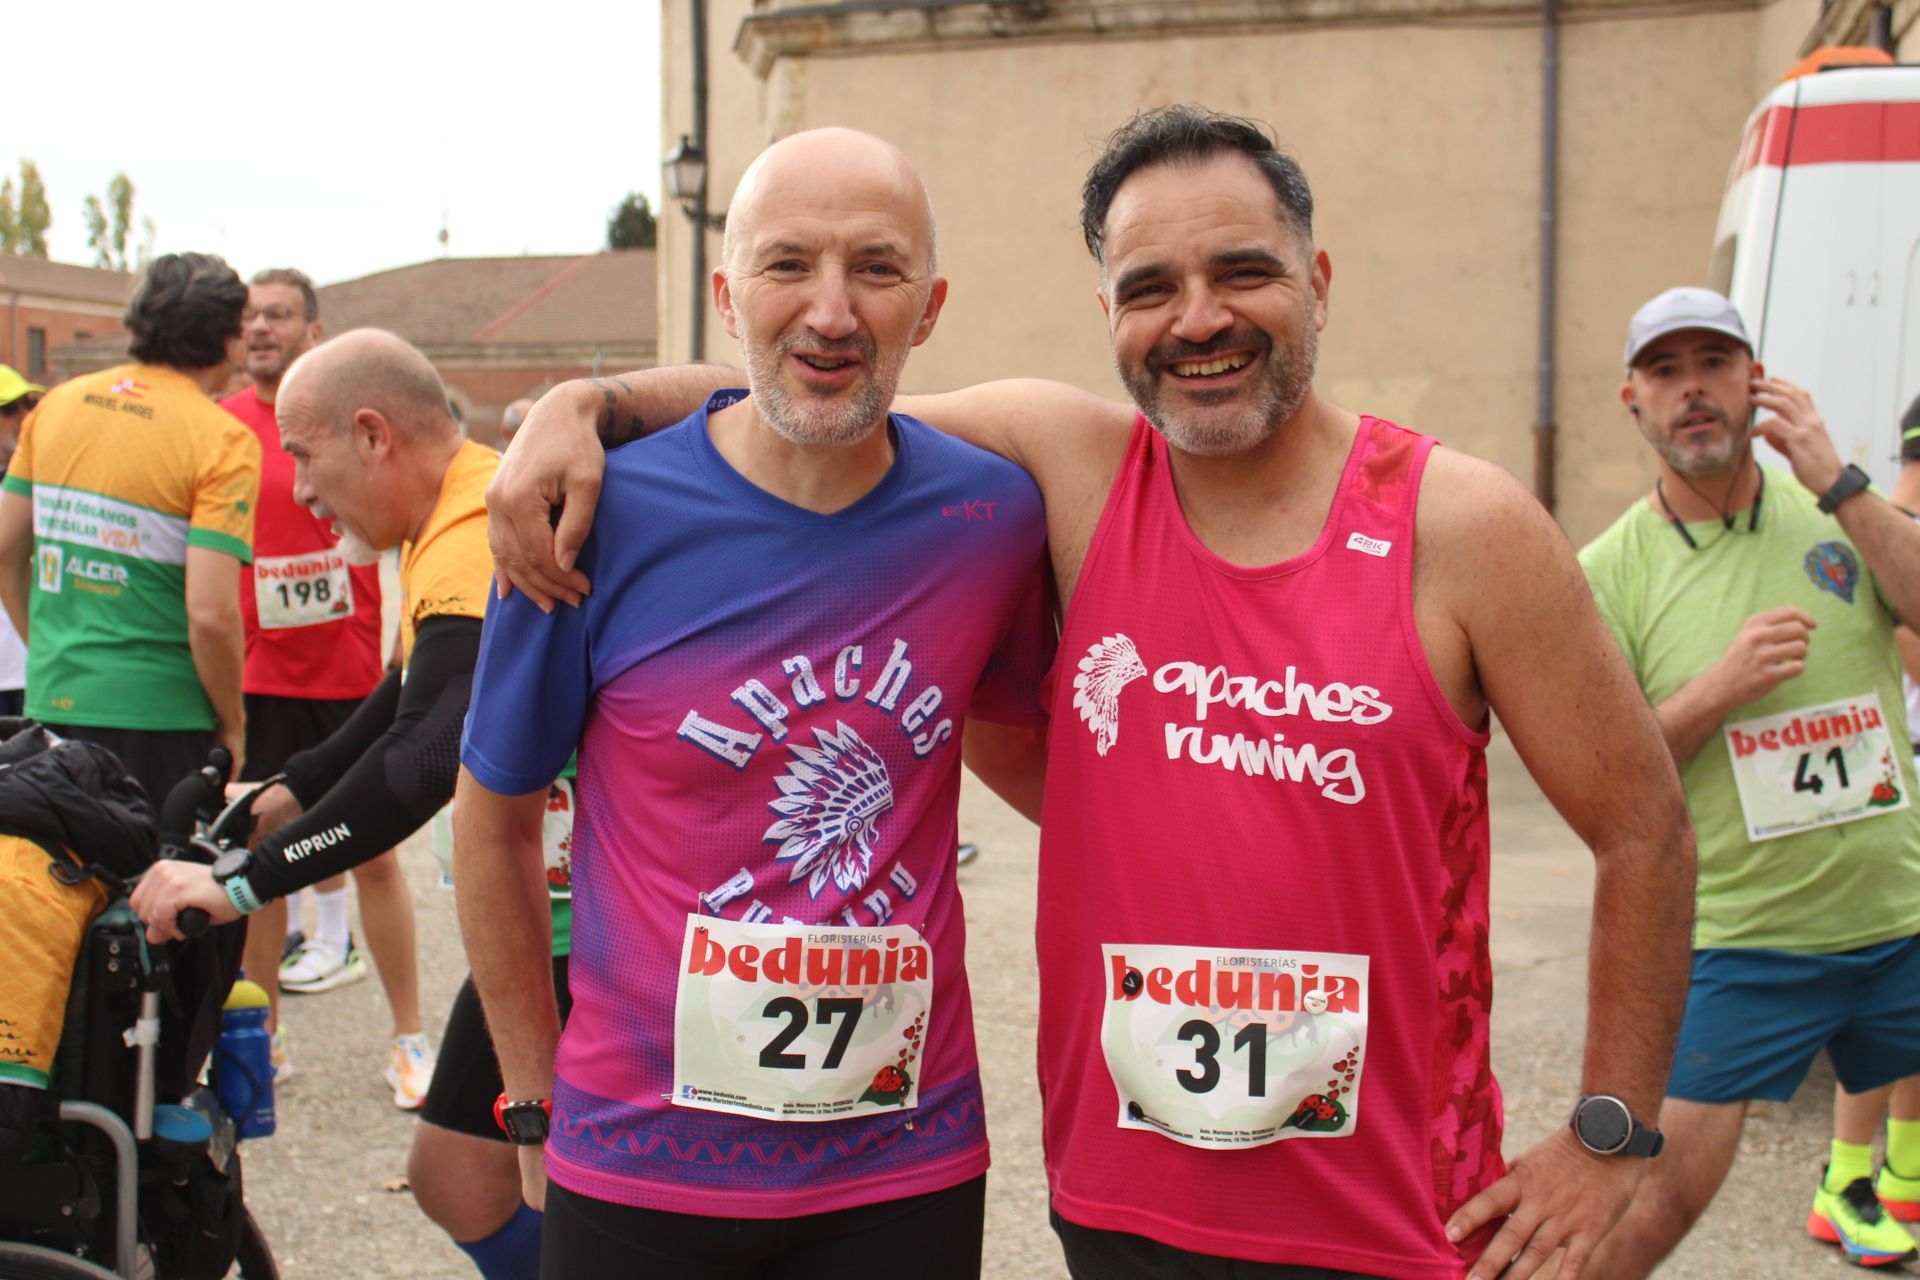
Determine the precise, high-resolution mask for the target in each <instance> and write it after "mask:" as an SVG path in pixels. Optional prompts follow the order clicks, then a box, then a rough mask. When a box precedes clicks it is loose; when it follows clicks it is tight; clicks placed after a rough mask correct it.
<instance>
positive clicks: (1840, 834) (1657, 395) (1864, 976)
mask: <svg viewBox="0 0 1920 1280" xmlns="http://www.w3.org/2000/svg"><path fill="white" fill-rule="evenodd" d="M1620 397H1621V400H1622V402H1623V403H1624V404H1625V406H1626V408H1627V412H1628V413H1629V414H1631V415H1632V417H1633V419H1634V421H1635V423H1636V424H1637V425H1638V427H1639V429H1640V433H1641V434H1642V435H1643V436H1645V437H1646V440H1647V443H1648V444H1650V445H1652V446H1653V450H1654V453H1655V455H1656V466H1657V478H1656V479H1655V481H1654V486H1653V490H1652V492H1651V493H1649V494H1647V495H1646V497H1645V498H1644V499H1643V500H1641V501H1639V502H1636V503H1634V505H1633V506H1632V508H1631V509H1629V510H1628V511H1627V513H1626V514H1625V515H1623V516H1621V517H1620V519H1619V520H1617V521H1615V522H1614V524H1613V526H1612V527H1611V528H1609V529H1608V530H1607V531H1606V532H1605V533H1603V534H1601V535H1600V536H1599V537H1598V538H1596V539H1594V541H1593V542H1592V543H1590V544H1589V545H1588V546H1587V547H1586V549H1585V550H1583V551H1582V552H1581V554H1580V561H1581V565H1582V567H1583V568H1584V569H1585V570H1586V572H1587V577H1588V579H1589V580H1590V582H1591V583H1592V585H1593V591H1594V596H1595V599H1596V600H1597V601H1598V603H1599V605H1600V611H1601V614H1602V615H1603V616H1604V617H1605V619H1606V621H1607V625H1608V626H1609V627H1610V628H1611V629H1612V630H1613V633H1614V638H1615V639H1616V640H1617V641H1618V642H1619V644H1620V648H1621V650H1622V651H1623V652H1624V653H1625V654H1626V657H1627V661H1628V664H1629V665H1630V666H1631V667H1632V668H1633V670H1634V674H1635V676H1636V677H1637V678H1638V679H1639V681H1640V685H1641V688H1642V689H1643V690H1645V692H1646V695H1647V697H1648V699H1649V701H1651V702H1652V703H1653V705H1654V710H1655V714H1656V715H1657V716H1658V718H1659V720H1660V725H1661V729H1662V730H1663V732H1664V733H1665V735H1666V739H1667V745H1668V747H1669V749H1671V751H1672V752H1673V757H1674V761H1675V763H1676V764H1677V765H1678V766H1679V768H1680V778H1681V782H1682V784H1683V786H1684V787H1685V789H1686V793H1687V806H1688V809H1689V810H1690V811H1691V814H1692V817H1693V822H1694V826H1695V828H1696V830H1697V833H1698V839H1699V860H1700V862H1699V866H1700V870H1699V888H1698V897H1697V911H1696V916H1695V927H1694V964H1693V983H1692V989H1691V991H1690V993H1689V996H1688V1001H1687V1012H1686V1018H1685V1021H1684V1023H1683V1025H1682V1028H1681V1032H1680V1043H1679V1047H1678V1049H1677V1050H1676V1052H1675V1057H1674V1066H1673V1072H1672V1076H1671V1078H1670V1079H1669V1081H1668V1085H1667V1097H1666V1100H1665V1102H1664V1104H1663V1105H1662V1107H1661V1110H1660V1121H1659V1127H1660V1129H1661V1130H1662V1132H1664V1133H1666V1134H1667V1136H1668V1145H1667V1151H1668V1156H1667V1158H1666V1159H1663V1160H1659V1161H1655V1162H1653V1163H1651V1164H1650V1165H1649V1167H1648V1172H1647V1177H1646V1179H1645V1180H1644V1181H1643V1182H1642V1183H1641V1184H1640V1188H1639V1190H1638V1193H1637V1194H1636V1196H1635V1198H1634V1200H1633V1204H1632V1206H1631V1208H1629V1210H1628V1212H1627V1216H1626V1217H1625V1218H1623V1219H1622V1220H1621V1222H1620V1225H1619V1226H1618V1227H1616V1228H1615V1229H1614V1231H1613V1232H1612V1234H1610V1235H1609V1236H1608V1237H1607V1238H1606V1239H1605V1240H1604V1241H1603V1242H1602V1244H1601V1247H1600V1249H1599V1251H1598V1252H1597V1253H1596V1254H1595V1255H1594V1260H1593V1264H1592V1268H1591V1270H1592V1273H1593V1274H1594V1275H1596V1276H1606V1277H1609V1278H1612V1277H1623V1276H1644V1275H1646V1274H1648V1272H1650V1271H1651V1270H1652V1269H1653V1267H1654V1266H1655V1265H1656V1264H1657V1263H1658V1262H1659V1261H1660V1259H1662V1258H1663V1257H1665V1256H1666V1254H1667V1253H1668V1252H1669V1251H1670V1250H1671V1249H1672V1248H1673V1247H1674V1246H1675V1245H1676V1244H1678V1243H1679V1241H1680V1239H1681V1237H1682V1236H1684V1235H1685V1234H1686V1232H1687V1231H1688V1229H1689V1228H1690V1227H1691V1226H1692V1225H1693V1223H1694V1222H1695V1221H1696V1220H1697V1219H1698V1218H1699V1216H1700V1214H1701V1213H1702V1212H1704V1211H1705V1209H1706V1207H1707V1205H1708V1204H1709V1203H1710V1202H1711V1201H1712V1199H1713V1196H1714V1194H1715V1192H1717V1191H1718V1190H1719V1187H1720V1184H1721V1182H1722V1181H1723V1180H1724V1178H1725V1177H1726V1174H1727V1170H1728V1168H1729V1167H1730V1166H1731V1164H1732V1162H1733V1157H1734V1153H1735V1151H1736V1149H1737V1147H1738V1144H1739V1139H1740V1129H1741V1125H1742V1122H1743V1121H1744V1119H1745V1116H1746V1109H1747V1104H1748V1103H1749V1102H1751V1101H1754V1100H1756V1099H1766V1100H1771V1101H1777V1102H1785V1101H1787V1100H1788V1099H1790V1098H1791V1097H1792V1096H1793V1094H1794V1091H1795V1090H1796V1088H1797V1087H1798V1086H1799V1084H1800V1083H1801V1081H1802V1080H1803V1079H1804V1078H1805V1076H1806V1073H1807V1070H1808V1068H1809V1067H1810V1066H1811V1064H1812V1062H1813V1059H1814V1058H1815V1056H1816V1055H1818V1054H1819V1052H1820V1051H1821V1050H1822V1049H1825V1050H1826V1051H1827V1054H1828V1056H1829V1057H1830V1058H1831V1059H1832V1062H1833V1066H1834V1072H1835V1074H1836V1075H1837V1076H1838V1078H1839V1081H1840V1083H1841V1085H1842V1086H1843V1088H1844V1089H1845V1090H1846V1092H1847V1093H1848V1094H1850V1095H1865V1096H1868V1097H1871V1098H1872V1099H1873V1106H1874V1107H1877V1106H1880V1105H1883V1104H1884V1090H1885V1089H1886V1088H1887V1087H1888V1086H1890V1085H1891V1084H1892V1083H1893V1082H1894V1081H1896V1080H1898V1079H1900V1078H1902V1077H1905V1076H1910V1075H1913V1074H1915V1073H1916V1072H1920V809H1916V808H1915V807H1914V805H1913V799H1912V797H1913V790H1914V771H1913V763H1912V758H1911V756H1910V755H1909V753H1908V743H1909V738H1908V737H1907V736H1906V735H1907V724H1906V708H1905V706H1904V705H1903V701H1902V697H1901V687H1900V666H1899V661H1898V657H1897V654H1896V650H1895V645H1894V638H1893V629H1894V626H1895V625H1896V619H1897V618H1900V617H1906V618H1920V526H1916V525H1915V524H1914V522H1913V521H1912V520H1910V519H1909V518H1908V517H1907V516H1906V515H1905V514H1903V513H1902V512H1901V511H1900V510H1899V509H1897V508H1895V507H1894V506H1892V505H1890V504H1889V503H1887V502H1886V501H1884V500H1882V499H1881V498H1880V497H1879V496H1878V495H1877V494H1875V493H1874V492H1873V491H1872V490H1871V489H1870V488H1869V487H1868V482H1867V476H1866V473H1865V472H1863V471H1861V470H1860V469H1859V468H1858V467H1854V466H1843V465H1842V464H1841V462H1840V458H1839V456H1838V454H1837V453H1836V452H1835V450H1834V447H1833V443H1832V441H1831V440H1830V439H1829V438H1828V435H1827V429H1826V424H1825V422H1824V421H1823V420H1822V419H1821V417H1820V414H1819V411H1818V410H1817V409H1816V408H1815V407H1814V404H1813V399H1812V397H1811V396H1810V395H1809V394H1808V393H1807V392H1806V391H1805V390H1804V389H1803V388H1801V387H1797V386H1795V385H1793V384H1792V383H1789V382H1784V381H1781V380H1780V379H1777V378H1771V377H1768V376H1767V374H1766V372H1765V370H1764V369H1763V368H1762V367H1761V364H1760V362H1759V361H1758V360H1756V359H1755V358H1754V355H1753V348H1752V343H1751V341H1750V340H1749V339H1748V337H1747V333H1746V328H1745V326H1744V325H1743V324H1742V323H1741V319H1740V315H1739V313H1738V312H1737V311H1735V310H1734V308H1733V305H1732V304H1731V303H1729V302H1728V301H1727V299H1725V298H1724V297H1722V296H1721V295H1719V294H1718V293H1715V292H1713V291H1712V290H1709V289H1671V290H1668V291H1667V292H1666V293H1663V294H1661V295H1660V296H1659V297H1657V298H1655V299H1654V300H1653V301H1651V302H1649V303H1648V304H1647V305H1646V306H1644V307H1642V308H1641V309H1640V310H1639V311H1638V312H1637V313H1635V315H1634V317H1633V320H1632V322H1631V324H1630V325H1629V328H1628V337H1627V348H1626V381H1625V383H1624V385H1623V386H1622V387H1621V389H1620ZM1761 410H1764V411H1766V412H1767V413H1768V414H1769V415H1771V416H1769V417H1767V418H1766V419H1765V420H1764V421H1760V422H1757V423H1756V422H1755V420H1754V419H1755V417H1756V416H1757V414H1758V413H1759V411H1761ZM1756 435H1757V436H1759V437H1760V438H1762V439H1764V440H1765V441H1766V442H1767V443H1768V444H1770V445H1772V446H1773V447H1774V448H1775V449H1777V450H1778V451H1779V452H1780V453H1781V454H1782V455H1783V456H1784V457H1785V458H1786V459H1787V461H1788V462H1789V464H1790V465H1791V467H1792V472H1791V474H1789V473H1788V472H1785V471H1781V470H1777V469H1775V468H1771V467H1763V466H1761V465H1760V463H1759V462H1758V460H1757V459H1755V458H1754V456H1753V450H1752V447H1751V442H1752V439H1753V437H1754V436H1756ZM1856 1111H1859V1112H1861V1113H1862V1114H1860V1115H1856V1114H1855V1112H1856ZM1876 1121H1877V1112H1876V1111H1874V1110H1873V1109H1872V1108H1870V1107H1863V1108H1856V1107H1854V1106H1853V1105H1852V1104H1851V1102H1850V1101H1849V1103H1848V1105H1845V1106H1842V1107H1841V1108H1840V1109H1839V1111H1838V1113H1837V1114H1836V1117H1835V1130H1836V1133H1835V1140H1834V1144H1833V1152H1832V1158H1831V1161H1830V1163H1829V1165H1828V1167H1827V1170H1826V1172H1825V1174H1824V1175H1823V1178H1822V1181H1821V1183H1820V1185H1819V1188H1818V1190H1817V1191H1816V1193H1815V1197H1814V1204H1813V1211H1812V1213H1811V1215H1810V1216H1809V1218H1808V1220H1807V1230H1808V1231H1809V1232H1810V1233H1811V1234H1812V1235H1813V1236H1814V1237H1815V1238H1816V1239H1819V1240H1823V1241H1826V1242H1828V1243H1832V1244H1837V1245H1839V1246H1840V1247H1841V1248H1842V1249H1843V1250H1844V1251H1845V1252H1846V1254H1847V1257H1848V1259H1849V1260H1850V1261H1853V1262H1856V1263H1859V1264H1861V1265H1866V1266H1877V1265H1887V1264H1892V1263H1897V1262H1900V1261H1902V1260H1904V1259H1907V1258H1911V1257H1913V1256H1915V1253H1914V1244H1913V1240H1912V1238H1911V1237H1910V1236H1909V1235H1908V1234H1907V1233H1906V1231H1905V1230H1904V1229H1903V1228H1902V1227H1901V1226H1900V1224H1899V1223H1898V1222H1897V1221H1895V1220H1894V1216H1893V1214H1892V1213H1890V1212H1888V1206H1885V1205H1882V1204H1881V1202H1880V1201H1879V1200H1878V1199H1876V1197H1875V1185H1874V1182H1873V1180H1872V1172H1873V1169H1872V1146H1871V1143H1872V1134H1873V1127H1874V1125H1875V1123H1876ZM1856 1129H1858V1130H1859V1131H1858V1132H1856ZM1917 1158H1920V1152H1916V1153H1913V1154H1912V1155H1909V1156H1908V1161H1909V1164H1912V1163H1914V1162H1915V1161H1916V1159H1917ZM1890 1159H1892V1160H1893V1162H1894V1163H1896V1164H1897V1163H1898V1162H1899V1161H1898V1153H1894V1155H1893V1156H1891V1157H1890ZM1879 1191H1880V1192H1881V1194H1882V1195H1886V1194H1887V1193H1888V1191H1889V1185H1888V1181H1887V1180H1886V1179H1884V1178H1883V1179H1882V1182H1881V1185H1880V1187H1879Z"/></svg>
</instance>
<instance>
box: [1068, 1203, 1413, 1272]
mask: <svg viewBox="0 0 1920 1280" xmlns="http://www.w3.org/2000/svg"><path fill="white" fill-rule="evenodd" d="M1047 1216H1048V1217H1049V1218H1051V1219H1052V1220H1053V1230H1054V1234H1056V1235H1058V1236H1059V1237H1060V1247H1061V1248H1062V1249H1064V1250H1066V1254H1067V1274H1068V1275H1069V1276H1071V1277H1073V1280H1378V1278H1377V1277H1373V1276H1363V1275H1361V1274H1360V1273H1359V1272H1358V1271H1334V1270H1331V1269H1329V1268H1327V1267H1296V1266H1293V1265H1291V1264H1289V1263H1285V1262H1242V1261H1239V1260H1237V1259H1234V1258H1216V1257H1214V1256H1213V1255H1212V1254H1210V1253H1193V1252H1191V1251H1189V1250H1186V1249H1176V1248H1174V1247H1173V1246H1172V1245H1170V1244H1161V1243H1160V1242H1159V1241H1158V1240H1149V1239H1147V1237H1145V1236H1135V1235H1128V1234H1127V1233H1126V1232H1124V1231H1101V1230H1098V1229H1096V1228H1094V1227H1083V1226H1081V1225H1080V1224H1079V1223H1077V1222H1068V1221H1067V1220H1066V1219H1065V1218H1063V1217H1061V1216H1060V1215H1059V1214H1057V1213H1054V1212H1053V1211H1052V1210H1048V1211H1047Z"/></svg>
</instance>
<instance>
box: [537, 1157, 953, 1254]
mask: <svg viewBox="0 0 1920 1280" xmlns="http://www.w3.org/2000/svg"><path fill="white" fill-rule="evenodd" d="M986 1213H987V1175H986V1174H984V1173H983V1174H981V1175H980V1176H979V1177H977V1178H974V1179H972V1180H970V1181H967V1182H963V1183H961V1184H960V1185H959V1186H957V1187H948V1188H947V1189H946V1190H944V1191H933V1192H929V1193H928V1194H926V1195H922V1196H907V1197H905V1198H903V1199H900V1200H883V1201H881V1202H880V1203H879V1204H866V1205H861V1206H859V1207H858V1208H855V1209H837V1210H835V1211H833V1212H832V1213H815V1214H809V1215H807V1216H805V1217H800V1218H708V1217H702V1216H700V1215H698V1214H691V1213H663V1212H661V1211H660V1210H658V1209H638V1208H634V1207H633V1206H631V1205H624V1204H609V1203H608V1202H607V1201H605V1200H596V1199H594V1198H593V1197H591V1196H583V1195H576V1194H575V1193H574V1192H571V1191H568V1190H567V1189H566V1188H565V1187H561V1186H558V1185H556V1184H554V1183H551V1182H550V1183H548V1184H547V1216H546V1218H545V1220H544V1221H543V1222H542V1223H541V1226H540V1280H599V1278H600V1277H601V1276H611V1275H621V1276H672V1277H674V1278H675V1280H846V1277H848V1276H860V1275H901V1276H912V1277H913V1280H979V1276H980V1234H981V1231H982V1230H983V1229H984V1227H985V1224H986Z"/></svg>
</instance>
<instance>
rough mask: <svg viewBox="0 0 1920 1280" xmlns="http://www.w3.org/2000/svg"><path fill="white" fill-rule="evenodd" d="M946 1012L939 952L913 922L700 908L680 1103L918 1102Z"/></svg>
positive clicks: (691, 929)
mask: <svg viewBox="0 0 1920 1280" xmlns="http://www.w3.org/2000/svg"><path fill="white" fill-rule="evenodd" d="M932 1007H933V948H932V947H930V946H928V945H927V943H926V940H925V939H924V938H922V937H921V936H920V933H919V931H918V930H916V929H914V928H912V927H910V926H907V925H885V926H880V927H876V928H871V929H868V928H851V929H849V928H840V927H829V926H826V925H800V924H795V925H784V924H743V923H741V922H739V921H734V920H722V919H720V918H718V917H715V916H689V917H688V918H687V934H686V941H685V945H684V946H683V948H682V950H681V956H680V983H679V991H678V993H677V995H676V997H675V1000H674V1035H673V1092H672V1094H671V1097H670V1100H671V1101H672V1102H673V1104H674V1105H675V1106H681V1107H693V1108H696V1109H698V1110H702V1111H726V1112H731V1113H733V1114H735V1115H747V1116H758V1117H760V1118H761V1119H765V1120H841V1119H845V1118H847V1117H849V1116H862V1115H871V1114H874V1113H876V1112H883V1111H906V1110H911V1109H912V1108H914V1107H915V1106H917V1105H919V1092H920V1085H919V1076H920V1062H921V1058H922V1055H923V1051H924V1050H925V1047H926V1039H927V1025H928V1021H929V1015H930V1014H931V1012H932Z"/></svg>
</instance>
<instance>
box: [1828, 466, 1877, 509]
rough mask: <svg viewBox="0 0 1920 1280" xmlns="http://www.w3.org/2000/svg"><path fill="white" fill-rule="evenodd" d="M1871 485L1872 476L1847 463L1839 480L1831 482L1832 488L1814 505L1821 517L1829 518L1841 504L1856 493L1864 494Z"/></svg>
mask: <svg viewBox="0 0 1920 1280" xmlns="http://www.w3.org/2000/svg"><path fill="white" fill-rule="evenodd" d="M1872 483H1873V477H1872V476H1869V475H1868V474H1867V473H1866V472H1864V471H1862V470H1861V469H1860V468H1859V467H1856V466H1855V465H1853V463H1851V462H1849V463H1848V464H1847V465H1846V468H1845V469H1844V470H1843V471H1841V473H1840V478H1839V479H1838V480H1835V481H1834V482H1833V488H1831V489H1829V490H1827V491H1826V492H1825V493H1823V494H1821V495H1820V500H1819V501H1818V502H1816V503H1814V505H1815V506H1817V507H1819V508H1820V513H1821V514H1822V515H1829V516H1830V515H1832V514H1833V513H1834V512H1836V511H1838V510H1839V509H1840V504H1841V503H1843V502H1845V501H1846V500H1847V499H1848V498H1851V497H1852V496H1853V495H1854V494H1856V493H1864V492H1865V491H1866V489H1867V486H1869V485H1871V484H1872Z"/></svg>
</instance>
